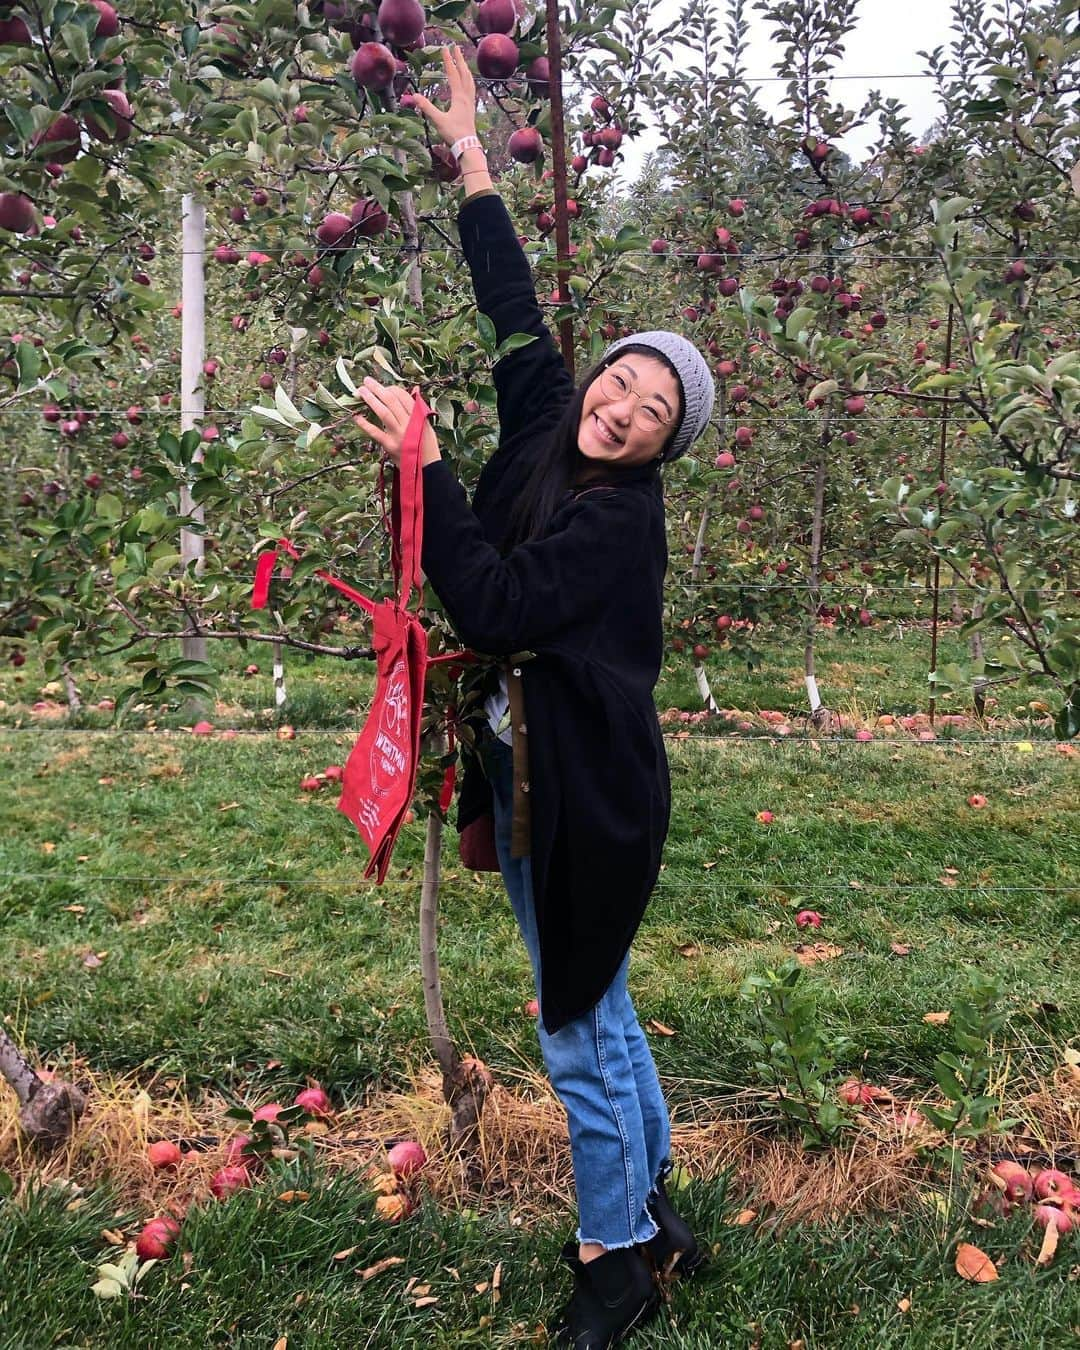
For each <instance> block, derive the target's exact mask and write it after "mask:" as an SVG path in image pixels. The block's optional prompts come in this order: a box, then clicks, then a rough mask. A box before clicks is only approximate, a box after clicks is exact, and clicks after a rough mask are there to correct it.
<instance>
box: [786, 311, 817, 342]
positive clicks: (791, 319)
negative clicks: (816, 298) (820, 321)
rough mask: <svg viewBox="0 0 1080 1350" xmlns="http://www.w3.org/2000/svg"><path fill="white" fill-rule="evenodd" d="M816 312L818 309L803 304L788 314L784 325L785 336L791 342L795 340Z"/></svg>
mask: <svg viewBox="0 0 1080 1350" xmlns="http://www.w3.org/2000/svg"><path fill="white" fill-rule="evenodd" d="M816 313H817V311H816V310H813V309H810V308H809V306H807V305H803V306H801V307H800V308H799V309H796V310H793V311H792V312H791V313H790V314H789V315H788V320H787V323H786V324H785V325H784V336H785V337H786V338H787V339H788V341H789V342H794V341H795V339H796V338H797V337H798V336H799V334H800V333H801V332H802V330H803V329H804V328H805V327H806V326H807V324H808V323H809V322H810V320H811V319H812V318H813V317H814V315H815V314H816Z"/></svg>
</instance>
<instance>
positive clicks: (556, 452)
mask: <svg viewBox="0 0 1080 1350" xmlns="http://www.w3.org/2000/svg"><path fill="white" fill-rule="evenodd" d="M443 61H444V65H445V67H446V73H447V79H448V81H449V84H450V89H451V106H450V108H449V110H448V111H445V112H444V111H441V110H440V109H438V108H436V107H434V106H433V105H432V104H431V103H430V102H429V101H428V100H427V99H425V98H423V97H421V96H420V95H415V96H414V104H415V106H416V107H417V108H418V109H419V110H420V111H421V112H422V113H423V114H424V115H425V116H426V117H428V118H429V119H430V120H431V122H432V123H433V124H434V125H435V127H436V128H437V130H438V131H439V133H440V134H441V135H442V136H443V138H444V139H445V141H446V143H447V144H448V145H450V147H451V149H452V150H453V152H454V154H455V155H456V156H458V159H459V164H460V167H461V171H462V176H463V179H464V185H465V192H466V197H465V201H464V203H463V204H462V207H461V210H460V213H459V217H458V230H459V233H460V236H461V241H462V247H463V249H464V252H465V256H466V259H467V261H468V264H469V268H470V272H471V274H472V280H473V285H474V289H475V291H476V301H477V306H478V308H479V309H480V311H481V312H482V313H485V314H487V315H488V316H489V318H490V319H491V320H492V322H493V323H494V325H495V331H496V337H497V339H498V341H499V342H500V343H501V342H502V341H503V340H504V339H505V338H506V337H507V336H509V335H510V334H512V333H528V334H531V335H533V337H534V338H535V340H534V341H533V342H531V343H529V344H528V345H526V346H522V347H519V348H517V349H515V350H514V351H512V352H510V353H509V354H508V355H506V356H504V357H503V358H502V359H501V360H500V361H499V362H497V364H496V365H495V367H494V371H493V378H494V382H495V388H496V394H497V409H498V415H499V427H500V437H499V446H498V449H497V450H496V452H495V454H494V455H493V456H492V457H491V459H490V460H489V462H488V463H487V464H486V465H485V466H484V469H483V472H482V473H481V475H480V480H479V483H478V485H477V488H476V492H475V494H474V497H473V501H472V504H471V507H470V504H469V502H468V501H467V499H466V497H465V493H464V491H463V489H462V487H461V485H460V484H459V483H458V482H457V480H456V479H455V477H454V475H453V474H452V472H451V471H450V469H449V467H448V466H447V465H446V464H445V463H443V461H442V459H441V457H440V453H439V448H438V443H437V441H436V439H435V435H434V431H433V429H432V428H431V426H430V424H428V425H427V426H426V429H425V436H424V440H423V442H422V446H421V452H422V464H423V466H424V467H423V480H424V547H423V555H422V562H423V568H424V572H425V574H426V576H427V578H428V580H429V581H430V582H431V585H432V586H433V588H434V590H435V592H436V593H437V595H438V596H439V599H440V600H441V601H442V603H443V606H444V608H445V611H446V613H447V615H448V617H449V618H450V619H451V621H452V622H453V624H454V627H455V629H456V631H457V633H458V635H459V636H460V638H461V639H462V641H463V642H465V643H466V644H468V645H469V646H470V647H473V648H474V649H475V650H476V651H478V652H481V653H485V654H489V655H492V656H494V657H498V658H501V662H500V664H501V665H502V667H503V668H502V670H501V671H500V672H499V678H498V685H497V687H495V686H494V681H492V687H490V688H489V689H488V690H487V693H488V697H487V700H486V704H485V711H486V716H484V717H482V718H481V719H480V725H479V736H478V738H477V745H476V751H477V753H476V754H470V755H467V756H466V759H465V772H464V776H463V780H462V786H461V795H460V800H459V808H458V829H459V830H461V831H464V830H466V829H467V828H468V827H469V826H475V825H476V824H477V823H478V822H480V821H481V820H482V818H483V816H484V815H485V814H490V815H493V817H494V836H495V844H496V850H497V855H498V862H499V869H500V871H501V873H502V876H503V879H504V881H505V884H506V889H507V892H508V895H509V898H510V902H511V905H512V907H513V910H514V915H515V917H516V919H517V922H518V925H519V927H520V929H521V933H522V937H523V939H524V941H525V946H526V949H527V951H528V954H529V959H530V962H531V964H532V969H533V976H534V979H535V983H536V991H537V999H538V1002H539V1005H540V1020H539V1024H538V1034H539V1038H540V1045H541V1049H542V1052H543V1055H544V1062H545V1065H546V1066H547V1069H548V1073H549V1075H550V1077H551V1081H552V1084H553V1086H554V1088H555V1090H556V1092H557V1093H558V1095H559V1098H560V1100H561V1101H562V1103H563V1105H564V1106H565V1108H566V1112H567V1119H568V1125H569V1132H570V1143H571V1153H572V1158H573V1166H574V1178H575V1188H576V1192H577V1199H578V1209H579V1219H580V1226H579V1228H578V1230H577V1234H576V1238H577V1241H576V1242H568V1243H567V1244H566V1247H564V1249H563V1259H564V1260H565V1261H566V1262H567V1264H568V1265H569V1266H570V1267H571V1269H572V1270H573V1272H574V1281H575V1287H574V1292H573V1296H572V1298H571V1299H570V1302H569V1303H568V1305H567V1307H566V1309H565V1310H564V1313H563V1318H562V1322H561V1325H560V1328H559V1336H558V1340H557V1344H560V1345H564V1346H572V1347H574V1348H575V1350H594V1348H595V1350H599V1348H600V1347H606V1346H608V1345H613V1344H615V1343H616V1341H618V1340H621V1339H622V1338H623V1337H624V1336H625V1335H626V1334H627V1333H628V1331H629V1330H630V1329H631V1328H632V1327H635V1326H637V1325H640V1324H641V1323H642V1322H643V1321H644V1320H645V1319H646V1318H647V1317H648V1316H650V1315H651V1314H652V1313H653V1312H654V1311H655V1310H656V1307H657V1305H658V1301H659V1300H658V1295H657V1289H656V1283H655V1280H656V1277H657V1276H658V1275H660V1274H662V1275H664V1276H665V1277H670V1276H671V1275H672V1274H675V1273H682V1274H686V1273H689V1272H690V1271H691V1270H693V1269H694V1268H696V1266H697V1265H699V1264H700V1263H701V1261H702V1259H703V1258H702V1256H701V1253H700V1252H699V1251H698V1248H697V1244H696V1243H695V1241H694V1238H693V1235H692V1234H691V1233H690V1230H689V1228H688V1227H687V1226H686V1224H685V1223H684V1222H683V1221H682V1220H681V1219H680V1218H679V1217H678V1215H677V1214H676V1213H675V1211H674V1210H673V1209H672V1208H671V1205H670V1203H669V1202H668V1199H667V1196H666V1194H665V1192H664V1184H663V1183H664V1178H665V1177H666V1176H667V1175H668V1174H669V1173H670V1171H671V1162H670V1158H669V1156H668V1155H669V1150H670V1143H671V1133H670V1121H669V1116H668V1111H667V1107H666V1104H665V1102H664V1098H663V1094H662V1092H661V1089H660V1085H659V1081H658V1079H657V1074H656V1068H655V1065H654V1063H653V1060H652V1055H651V1053H650V1050H649V1046H648V1043H647V1042H646V1040H645V1036H644V1033H643V1032H642V1029H641V1026H640V1024H639V1022H638V1019H637V1014H636V1012H635V1011H634V1007H633V1004H632V1002H631V1000H630V995H629V993H628V992H627V986H626V978H627V968H628V964H629V959H630V958H629V949H630V944H631V941H632V939H633V937H634V934H635V932H636V930H637V927H638V925H639V924H640V921H641V917H642V914H643V913H644V910H645V906H646V904H647V902H648V898H649V894H650V892H651V891H652V888H653V886H654V885H655V882H656V878H657V876H658V874H659V867H660V856H661V851H662V848H663V843H664V839H665V836H666V834H667V829H668V821H669V815H670V803H671V792H670V781H669V777H668V764H667V757H666V754H665V750H664V744H663V740H662V737H661V734H660V729H659V724H658V721H657V717H656V707H655V703H654V702H653V694H652V691H653V688H654V687H655V684H656V681H657V678H658V676H659V672H660V661H661V656H662V648H663V637H662V625H661V614H662V593H663V580H664V572H665V569H666V566H667V547H666V540H665V531H664V504H663V496H662V491H661V483H660V472H659V470H660V465H661V464H662V463H666V462H669V461H670V460H672V459H676V458H677V457H678V456H679V455H681V454H683V453H685V451H686V450H687V449H688V448H689V446H690V445H691V444H692V443H693V442H694V441H695V440H696V439H697V438H698V437H699V436H700V435H701V434H702V433H703V432H704V431H705V429H706V427H707V426H708V422H709V415H710V413H711V411H712V406H713V398H714V388H713V382H712V377H711V375H710V373H709V369H708V366H707V365H706V363H705V361H704V359H703V358H702V356H701V354H700V353H699V352H698V351H697V349H696V348H694V347H693V346H692V345H691V344H690V343H689V342H687V341H686V340H685V339H684V338H682V337H679V336H678V335H677V334H675V333H670V332H666V331H649V332H644V333H640V334H637V335H636V337H634V338H629V339H624V340H621V341H617V342H614V343H612V344H611V345H610V346H609V347H608V349H607V351H606V352H605V353H604V356H603V358H602V359H601V361H600V362H599V364H598V365H597V366H595V367H594V368H593V369H592V370H591V371H589V372H588V373H587V374H586V375H585V376H584V378H583V379H582V381H581V383H580V385H579V386H578V388H577V389H576V390H575V389H574V386H573V381H572V380H571V378H570V375H569V373H568V371H567V370H566V367H565V365H564V363H563V360H562V357H561V356H560V354H559V351H558V349H557V348H556V346H555V343H554V341H553V340H552V337H551V334H550V332H549V331H548V329H547V327H546V325H545V323H544V319H543V315H542V313H541V311H540V308H539V306H538V304H537V302H536V294H535V288H534V284H533V280H532V275H531V272H530V270H529V265H528V261H527V259H526V258H525V255H524V253H523V252H522V250H521V247H520V245H519V243H518V240H517V236H516V233H515V231H514V226H513V224H512V222H511V220H510V217H509V215H508V213H507V211H506V208H505V206H504V205H503V202H502V199H501V198H500V197H499V196H498V195H497V194H496V193H495V191H494V189H493V188H492V186H491V179H490V177H489V176H488V173H487V168H486V161H485V157H484V153H483V150H482V148H481V146H480V142H479V140H478V139H477V137H476V134H475V127H476V115H475V85H474V82H473V77H472V74H471V72H470V71H469V68H468V66H467V64H466V62H465V59H464V57H463V56H462V54H461V52H460V50H459V49H458V48H457V47H444V48H443ZM362 392H363V394H364V397H365V399H366V400H367V402H368V404H369V406H370V408H371V410H372V412H373V414H375V415H377V416H378V417H379V418H380V420H381V421H382V422H383V424H384V425H383V427H378V426H375V425H374V424H372V423H368V422H364V427H365V429H366V430H367V431H368V432H369V433H370V434H371V436H372V438H373V439H375V440H376V441H377V442H378V443H379V444H381V445H382V446H383V448H384V449H386V450H387V452H388V453H389V454H390V456H391V458H394V457H395V455H397V457H400V442H401V438H402V436H403V434H404V430H405V426H406V424H407V422H408V418H409V414H410V412H411V409H412V398H411V396H410V395H409V394H407V393H406V391H405V390H404V389H401V388H394V387H390V388H387V387H386V386H383V385H381V384H379V383H378V382H377V381H375V380H373V379H370V378H369V379H368V380H366V381H365V382H364V384H363V386H362ZM361 421H363V419H361ZM496 669H497V667H496ZM507 714H509V719H508V717H507Z"/></svg>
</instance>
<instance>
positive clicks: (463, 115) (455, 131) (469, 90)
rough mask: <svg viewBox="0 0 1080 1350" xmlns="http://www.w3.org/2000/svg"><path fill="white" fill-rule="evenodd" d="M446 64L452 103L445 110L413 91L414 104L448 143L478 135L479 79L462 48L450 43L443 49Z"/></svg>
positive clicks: (444, 63)
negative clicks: (477, 79) (477, 86)
mask: <svg viewBox="0 0 1080 1350" xmlns="http://www.w3.org/2000/svg"><path fill="white" fill-rule="evenodd" d="M442 57H443V65H444V67H445V68H446V78H447V81H448V82H449V85H450V107H449V108H448V109H447V110H446V111H445V112H443V110H442V109H441V108H436V107H435V105H434V104H433V103H429V102H428V100H427V99H426V98H424V96H423V94H411V95H410V97H411V99H412V105H413V107H414V108H418V109H419V110H420V112H422V113H423V114H424V116H425V117H426V118H427V119H428V121H429V122H431V123H432V124H433V125H434V127H435V130H436V131H437V132H438V133H439V135H440V136H441V137H442V138H443V140H444V141H445V142H446V144H447V145H453V144H454V142H455V141H456V140H460V138H461V137H462V136H475V135H476V82H475V81H474V79H473V73H472V71H471V70H470V69H469V66H468V63H467V61H466V60H465V57H464V56H463V55H462V53H461V48H460V47H458V46H457V44H456V43H450V44H449V45H448V46H445V47H443V49H442Z"/></svg>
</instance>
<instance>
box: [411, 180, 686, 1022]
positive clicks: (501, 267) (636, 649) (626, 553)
mask: <svg viewBox="0 0 1080 1350" xmlns="http://www.w3.org/2000/svg"><path fill="white" fill-rule="evenodd" d="M458 231H459V234H460V236H461V242H462V246H463V248H464V251H465V257H466V260H467V262H468V264H469V269H470V271H471V273H472V280H473V286H474V289H475V292H476V302H477V306H478V308H479V309H480V310H481V312H483V313H484V314H487V315H488V316H489V317H490V318H491V320H492V322H493V323H494V325H495V332H496V337H497V339H498V340H499V341H500V342H501V341H502V340H503V339H504V338H505V337H506V336H507V335H508V334H510V333H519V332H527V333H534V334H537V335H538V336H539V341H537V342H533V343H530V344H529V345H528V346H527V347H522V348H520V349H519V350H517V351H514V352H511V353H509V354H508V355H507V356H504V357H503V358H502V360H500V361H499V362H498V363H497V364H496V365H495V368H494V371H493V377H494V381H495V388H496V393H497V408H498V414H499V425H500V440H499V446H498V449H497V450H496V451H495V453H494V454H493V455H492V457H491V458H490V460H489V461H488V463H487V464H486V465H485V466H484V469H483V471H482V473H481V475H480V480H479V482H478V484H477V488H476V492H475V494H474V496H473V501H472V506H471V508H470V505H469V502H468V500H467V498H466V495H465V491H464V489H463V488H462V486H461V484H460V483H459V482H458V480H457V478H456V477H455V475H454V473H453V472H452V470H451V468H450V466H449V465H448V464H447V463H446V462H445V461H438V462H436V463H433V464H429V465H428V466H427V468H425V469H424V471H423V477H424V546H423V555H422V565H423V569H424V572H425V574H426V576H427V578H428V580H429V581H430V583H431V585H432V587H433V588H434V590H435V593H436V594H437V595H438V597H439V599H440V601H441V602H442V604H443V607H444V609H445V611H446V614H447V616H448V618H449V619H450V621H451V623H452V624H453V625H454V628H455V629H456V631H457V633H458V636H459V637H460V638H461V640H462V642H463V643H464V644H465V645H466V646H469V647H472V648H474V649H475V650H476V651H478V652H483V653H485V654H489V655H494V656H505V655H510V654H511V653H514V652H519V651H525V650H527V651H530V652H534V653H536V656H535V659H532V660H528V661H525V662H523V664H522V666H521V672H522V675H521V679H522V689H523V693H524V699H525V721H526V725H527V727H528V747H529V780H530V785H531V791H530V793H529V805H530V832H531V833H530V840H531V843H530V859H531V869H532V880H533V896H534V900H535V905H536V921H537V929H538V933H539V939H540V965H541V979H542V985H541V990H540V1003H541V1009H542V1014H543V1023H544V1028H545V1030H546V1031H547V1032H549V1033H553V1032H556V1031H558V1030H559V1029H560V1027H562V1026H565V1025H566V1023H567V1022H569V1021H571V1020H573V1019H574V1018H576V1017H579V1016H581V1015H582V1014H584V1013H586V1012H588V1011H589V1010H590V1009H591V1008H593V1007H594V1006H595V1004H596V1003H597V1002H598V1001H599V999H600V998H601V997H602V996H603V994H604V992H605V991H606V990H607V988H608V986H609V984H610V983H611V980H612V978H613V976H614V975H615V972H616V971H617V970H618V968H619V966H620V964H621V963H622V960H623V958H624V956H625V955H626V952H627V950H628V949H629V947H630V943H631V941H632V940H633V937H634V934H635V933H636V931H637V928H638V926H639V924H640V922H641V918H642V915H643V914H644V912H645V907H646V905H647V903H648V900H649V896H650V894H651V892H652V889H653V886H654V885H655V884H656V878H657V876H658V875H659V870H660V856H661V852H662V849H663V845H664V840H665V838H666V836H667V830H668V821H669V817H670V811H671V784H670V778H669V774H668V762H667V755H666V752H665V748H664V742H663V737H662V735H661V732H660V726H659V722H658V720H657V716H656V705H655V703H654V701H653V694H652V691H653V689H654V687H655V685H656V681H657V678H658V677H659V674H660V662H661V657H662V650H663V636H662V594H663V583H664V573H665V571H666V569H667V542H666V536H665V530H664V503H663V496H662V492H661V484H660V477H659V469H658V467H657V466H655V465H652V464H649V465H644V466H640V467H637V468H632V469H626V470H621V471H619V470H616V471H613V472H612V473H611V474H610V475H609V480H615V479H617V482H616V481H611V482H610V485H604V486H600V487H597V486H596V485H595V484H590V485H589V489H588V490H587V491H581V490H579V491H573V490H572V491H570V492H568V493H567V494H566V498H565V501H564V502H563V504H562V505H561V506H560V507H559V510H558V512H557V513H556V516H555V518H554V519H553V520H552V522H551V525H550V527H549V529H548V531H547V532H546V534H545V536H544V537H543V538H542V539H539V540H534V541H532V542H530V543H527V544H523V545H519V546H518V547H515V548H512V549H510V550H509V551H508V552H507V553H506V556H505V557H503V556H501V553H500V543H501V541H502V540H503V538H504V531H505V526H506V518H507V513H508V510H509V507H510V504H511V503H512V501H513V500H514V497H515V495H516V492H517V491H518V490H519V489H520V486H521V483H522V480H523V476H524V473H525V472H526V471H527V469H528V468H529V467H530V466H531V464H532V462H533V459H534V457H535V455H536V454H537V453H538V451H539V450H540V449H541V447H542V446H543V445H544V444H545V442H546V441H547V440H548V439H549V438H550V435H551V431H552V428H553V426H554V424H555V422H556V421H557V420H558V418H559V415H560V413H561V412H562V410H563V408H564V407H565V406H566V404H567V402H568V401H569V399H570V398H571V396H572V395H573V392H574V390H573V384H572V381H571V379H570V375H569V372H568V371H567V370H566V367H565V365H564V363H563V360H562V357H561V355H560V353H559V351H558V348H557V347H556V345H555V342H554V341H553V339H552V336H551V334H550V332H549V331H548V328H547V326H546V324H545V322H544V318H543V314H542V313H541V310H540V307H539V305H538V304H537V301H536V292H535V287H534V283H533V279H532V274H531V271H530V269H529V264H528V260H527V259H526V257H525V255H524V253H523V252H522V249H521V246H520V244H519V243H518V239H517V234H516V232H515V230H514V226H513V223H512V221H511V219H510V216H509V213H508V212H507V210H506V207H505V205H504V203H503V201H502V198H501V197H499V196H498V195H497V194H494V193H492V194H489V195H485V196H480V197H476V198H473V199H471V200H469V201H468V202H466V203H465V204H464V205H463V206H462V207H461V210H460V212H459V216H458ZM463 768H464V773H463V778H462V783H461V792H460V797H459V802H458V820H457V827H458V829H459V831H460V830H463V829H464V828H465V827H466V826H467V825H468V824H470V823H471V821H473V820H475V819H476V818H477V817H478V816H479V815H481V814H482V813H483V812H484V811H490V810H491V789H490V786H489V785H488V783H487V780H486V778H485V777H484V775H483V771H482V769H481V768H480V766H479V763H478V761H477V759H476V757H475V755H473V754H471V753H470V754H467V755H466V756H465V759H464V765H463Z"/></svg>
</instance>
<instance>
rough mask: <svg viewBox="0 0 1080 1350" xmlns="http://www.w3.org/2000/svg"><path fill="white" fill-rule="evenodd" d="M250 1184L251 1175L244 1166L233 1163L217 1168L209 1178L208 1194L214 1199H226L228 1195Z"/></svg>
mask: <svg viewBox="0 0 1080 1350" xmlns="http://www.w3.org/2000/svg"><path fill="white" fill-rule="evenodd" d="M250 1185H251V1176H250V1174H249V1172H248V1170H247V1168H246V1167H238V1166H236V1165H235V1164H232V1165H229V1166H226V1167H221V1168H219V1169H218V1170H217V1171H216V1172H215V1173H214V1175H213V1176H212V1177H211V1178H210V1194H211V1195H212V1196H213V1197H214V1199H215V1200H227V1199H228V1198H229V1196H230V1195H234V1194H235V1193H236V1192H237V1191H240V1190H243V1189H244V1187H245V1186H250Z"/></svg>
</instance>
